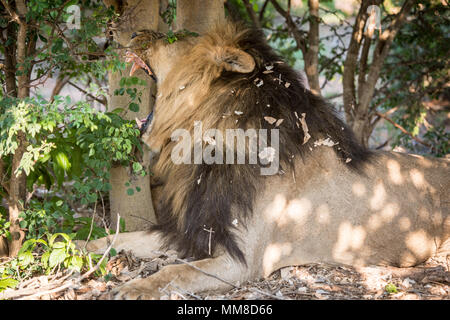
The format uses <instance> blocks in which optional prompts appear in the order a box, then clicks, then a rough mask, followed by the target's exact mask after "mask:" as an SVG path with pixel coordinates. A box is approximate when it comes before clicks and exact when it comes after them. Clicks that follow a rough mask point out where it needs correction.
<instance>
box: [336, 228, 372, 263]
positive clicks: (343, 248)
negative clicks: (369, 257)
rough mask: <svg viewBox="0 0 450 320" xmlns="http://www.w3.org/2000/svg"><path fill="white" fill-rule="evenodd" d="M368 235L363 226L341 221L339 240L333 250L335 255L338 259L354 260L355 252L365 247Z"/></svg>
mask: <svg viewBox="0 0 450 320" xmlns="http://www.w3.org/2000/svg"><path fill="white" fill-rule="evenodd" d="M366 235H367V232H366V231H365V229H364V228H363V227H362V226H353V225H352V224H351V223H350V222H343V223H341V224H340V225H339V228H338V237H337V242H336V245H335V246H334V248H333V251H332V254H333V257H334V258H335V259H336V260H337V261H339V260H343V262H344V261H348V262H351V261H353V260H354V258H355V256H354V253H355V251H358V250H359V249H361V248H362V247H363V245H364V240H365V239H366Z"/></svg>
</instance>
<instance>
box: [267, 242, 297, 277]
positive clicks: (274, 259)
mask: <svg viewBox="0 0 450 320" xmlns="http://www.w3.org/2000/svg"><path fill="white" fill-rule="evenodd" d="M292 250H293V249H292V244H291V243H290V242H286V243H272V244H270V245H268V246H267V248H266V250H265V251H264V254H263V274H264V276H268V275H269V274H271V273H272V272H273V270H274V269H276V267H275V266H276V265H277V264H278V263H279V262H280V261H281V259H282V258H283V256H287V255H289V254H291V252H292Z"/></svg>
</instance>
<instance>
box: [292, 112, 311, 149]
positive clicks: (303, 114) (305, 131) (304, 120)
mask: <svg viewBox="0 0 450 320" xmlns="http://www.w3.org/2000/svg"><path fill="white" fill-rule="evenodd" d="M295 116H297V113H295ZM300 122H301V124H302V130H303V133H304V137H303V143H302V144H305V143H307V142H308V140H309V139H311V135H310V134H309V133H308V132H309V129H308V125H307V124H306V113H302V118H301V119H300Z"/></svg>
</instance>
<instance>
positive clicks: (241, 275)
mask: <svg viewBox="0 0 450 320" xmlns="http://www.w3.org/2000/svg"><path fill="white" fill-rule="evenodd" d="M191 265H193V266H195V268H194V267H192V266H191ZM191 265H187V264H177V265H169V266H166V267H164V268H162V269H161V270H160V271H159V272H157V273H155V274H153V275H151V276H150V277H148V278H144V279H135V280H132V281H130V282H128V283H126V284H125V285H123V286H121V287H119V288H118V289H116V291H115V297H114V298H115V299H129V300H135V299H159V298H160V297H161V296H162V295H165V294H169V293H171V292H178V293H180V294H182V295H189V293H198V292H203V291H210V290H226V289H231V288H232V287H233V285H237V284H238V283H240V282H243V281H245V280H247V279H248V278H249V273H248V272H247V269H246V268H245V266H244V265H243V264H242V263H240V262H238V261H236V260H233V259H231V258H230V257H228V256H226V255H223V256H219V257H217V258H211V259H204V260H198V261H194V262H192V263H191ZM199 270H201V271H199ZM212 275H214V276H215V277H214V276H212Z"/></svg>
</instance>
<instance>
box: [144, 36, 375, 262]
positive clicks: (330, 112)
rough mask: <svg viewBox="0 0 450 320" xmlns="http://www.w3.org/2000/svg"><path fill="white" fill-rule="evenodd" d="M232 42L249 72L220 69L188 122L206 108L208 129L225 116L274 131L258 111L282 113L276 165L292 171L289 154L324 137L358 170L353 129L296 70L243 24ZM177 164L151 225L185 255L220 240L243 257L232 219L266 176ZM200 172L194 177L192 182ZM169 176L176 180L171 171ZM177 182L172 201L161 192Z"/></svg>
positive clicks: (306, 151) (248, 207) (245, 209)
mask: <svg viewBox="0 0 450 320" xmlns="http://www.w3.org/2000/svg"><path fill="white" fill-rule="evenodd" d="M225 37H226V36H225ZM235 42H236V45H237V46H238V47H239V48H240V49H242V50H244V51H246V52H247V53H249V54H250V55H251V56H252V57H253V58H254V59H255V62H256V67H255V69H254V71H253V72H252V73H250V74H241V73H234V72H225V71H224V72H222V73H221V74H220V76H219V77H218V78H217V79H215V80H214V81H213V82H212V83H211V84H210V94H209V95H208V96H207V97H206V98H205V99H204V101H203V102H202V103H201V104H200V105H199V106H198V108H197V110H198V111H197V112H198V114H194V115H195V117H196V118H195V119H192V118H191V119H187V120H190V121H194V120H201V119H202V118H204V113H205V112H209V113H210V114H211V113H213V114H214V115H217V119H216V120H215V121H216V122H215V123H214V124H213V125H216V127H215V128H218V127H223V124H224V121H228V122H227V128H242V129H244V130H246V129H248V128H256V129H273V128H274V127H275V125H274V124H270V123H269V122H267V121H265V120H264V117H272V118H274V119H283V122H282V124H281V125H280V126H279V127H278V128H279V133H280V167H281V169H283V170H285V171H287V170H292V169H293V168H292V167H291V164H292V157H293V156H299V157H301V158H302V159H303V161H307V160H308V157H309V155H310V154H311V149H312V148H314V145H313V144H314V141H317V140H318V139H320V138H322V139H326V138H329V139H330V140H331V141H333V142H334V143H337V144H336V145H334V146H333V148H334V150H335V152H336V154H337V156H338V157H339V159H340V160H341V161H342V162H343V163H345V164H346V165H347V166H348V167H349V168H351V169H353V170H358V169H359V168H360V166H361V164H362V163H363V162H364V161H366V159H368V156H369V152H368V151H367V150H366V149H365V148H363V147H362V146H361V145H360V144H359V143H358V142H357V141H356V140H355V138H354V135H353V132H352V131H351V130H350V129H349V128H348V127H347V126H346V125H345V124H344V123H343V121H342V120H340V119H339V118H338V116H337V115H336V113H335V110H334V108H333V107H332V106H330V105H329V104H327V103H326V102H325V101H324V100H323V99H322V98H321V97H318V96H316V95H314V94H312V93H311V92H310V91H309V90H307V89H306V88H305V86H304V84H303V82H302V79H301V77H300V76H299V74H298V73H297V72H295V71H294V70H293V69H292V68H291V67H290V66H289V65H287V64H286V63H284V62H283V59H282V58H281V57H280V56H278V55H277V54H276V53H275V52H274V50H273V49H272V48H271V47H270V46H269V45H268V44H267V43H266V41H265V38H264V35H263V33H262V32H261V31H258V30H247V31H245V32H241V33H240V34H239V36H238V39H235ZM268 71H271V72H268ZM261 80H262V82H261ZM257 84H258V85H259V86H257ZM235 111H240V112H243V115H242V116H241V117H239V121H238V123H237V124H236V123H235V122H234V120H233V121H232V122H231V121H230V120H227V119H223V117H222V116H223V114H234V112H235ZM210 114H209V115H210ZM302 114H306V118H305V119H306V123H307V126H308V129H309V134H310V135H311V139H310V140H309V141H308V142H307V143H305V144H303V141H304V131H303V130H302V127H301V125H299V124H300V121H299V117H301V115H302ZM221 124H222V126H220V125H221ZM212 127H213V128H214V126H212ZM348 159H351V161H348ZM160 161H162V160H161V159H160ZM165 161H167V159H166V160H165ZM169 161H170V159H169ZM347 162H348V163H347ZM180 166H181V168H180V169H178V170H177V174H176V180H177V181H171V180H170V179H169V180H167V183H166V185H165V186H164V190H163V191H162V192H161V194H162V199H161V201H160V202H159V204H156V208H157V211H158V212H157V214H158V224H157V225H155V226H153V227H152V229H153V230H158V231H160V232H162V234H163V235H165V237H166V240H167V244H170V245H175V246H176V248H177V249H178V250H179V252H180V253H181V254H183V255H185V256H194V257H195V258H205V257H208V256H209V250H210V249H211V250H212V252H214V249H216V248H217V246H219V247H222V248H224V249H225V250H226V251H228V252H229V254H230V255H231V256H233V257H234V258H237V259H240V260H241V261H242V262H245V261H244V256H243V253H242V251H241V249H240V248H239V246H238V245H237V242H236V239H235V236H234V235H233V229H235V226H234V225H233V223H232V222H233V220H234V219H238V220H239V223H242V224H245V221H246V218H247V217H248V216H249V214H250V213H251V212H252V208H253V202H254V199H255V196H256V194H257V190H258V189H260V188H261V187H260V186H261V185H263V184H264V182H265V181H264V180H266V179H270V176H261V175H260V173H259V166H258V165H249V164H246V165H226V164H223V165H217V164H213V165H206V164H201V165H194V164H190V165H180ZM199 177H201V183H196V181H197V179H199ZM243 177H245V179H244V178H243ZM172 179H173V180H175V176H174V177H173V178H172ZM177 185H184V188H187V191H186V194H185V195H184V196H181V197H182V199H181V200H177V199H175V196H174V195H173V194H174V193H173V192H172V193H167V194H171V196H167V195H165V194H166V192H165V190H166V188H167V190H169V189H170V188H176V187H177ZM175 195H176V194H175ZM175 201H183V202H184V204H183V206H180V207H181V208H182V209H181V210H182V211H183V212H173V211H174V210H176V209H175V207H174V202H175ZM232 208H233V210H234V209H235V208H236V209H237V210H239V216H237V217H236V216H232V212H231V211H232V210H231V209H232ZM180 219H181V221H180ZM210 228H212V230H213V231H214V233H213V234H212V238H211V240H212V241H211V248H210V247H209V240H210V234H209V232H207V231H206V230H208V229H210Z"/></svg>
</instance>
